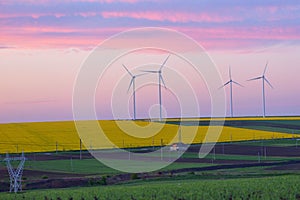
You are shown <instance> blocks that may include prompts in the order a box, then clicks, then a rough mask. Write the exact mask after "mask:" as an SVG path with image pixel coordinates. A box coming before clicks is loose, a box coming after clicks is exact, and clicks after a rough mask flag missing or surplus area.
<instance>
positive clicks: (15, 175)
mask: <svg viewBox="0 0 300 200" xmlns="http://www.w3.org/2000/svg"><path fill="white" fill-rule="evenodd" d="M4 161H5V162H6V166H7V171H8V174H9V178H10V189H9V192H15V193H17V192H18V191H22V174H23V169H24V164H25V161H26V158H25V156H24V152H22V155H21V157H9V155H8V153H7V154H6V158H5V159H4ZM11 161H20V163H19V165H18V167H17V168H16V169H14V168H13V166H12V163H11Z"/></svg>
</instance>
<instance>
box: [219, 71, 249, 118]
mask: <svg viewBox="0 0 300 200" xmlns="http://www.w3.org/2000/svg"><path fill="white" fill-rule="evenodd" d="M233 83H234V84H236V85H239V86H241V87H243V86H242V85H241V84H239V83H238V82H236V81H234V80H232V76H231V68H230V66H229V81H228V82H227V83H225V84H224V85H223V86H222V87H220V89H221V88H223V87H225V86H227V85H228V84H229V85H230V115H231V117H233V93H232V86H233Z"/></svg>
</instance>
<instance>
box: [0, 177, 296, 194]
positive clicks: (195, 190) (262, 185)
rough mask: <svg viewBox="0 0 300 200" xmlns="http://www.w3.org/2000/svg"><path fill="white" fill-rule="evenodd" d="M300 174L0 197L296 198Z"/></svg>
mask: <svg viewBox="0 0 300 200" xmlns="http://www.w3.org/2000/svg"><path fill="white" fill-rule="evenodd" d="M299 182H300V176H299V175H297V176H277V177H276V176H274V177H262V178H238V179H228V180H226V179H225V180H205V179H201V176H200V175H199V176H198V177H197V176H194V177H193V178H191V177H190V176H186V177H185V176H182V177H177V178H173V180H158V181H150V182H149V181H147V180H139V181H133V182H131V183H128V184H125V185H124V184H123V185H116V186H102V187H88V188H84V187H83V188H71V189H59V190H55V191H53V190H32V191H27V192H25V193H20V194H16V195H15V194H7V193H0V199H7V200H9V199H14V200H17V199H74V200H83V199H98V200H100V199H103V200H107V199H166V200H168V199H270V200H271V199H272V200H276V199H278V200H279V199H295V200H296V199H299V198H300V192H299Z"/></svg>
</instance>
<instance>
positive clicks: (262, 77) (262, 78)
mask: <svg viewBox="0 0 300 200" xmlns="http://www.w3.org/2000/svg"><path fill="white" fill-rule="evenodd" d="M267 67H268V62H267V64H266V66H265V70H264V73H263V75H262V76H259V77H256V78H252V79H249V80H248V81H254V80H259V79H261V80H262V98H263V117H266V96H265V95H266V94H265V82H267V83H268V85H269V86H270V87H271V88H273V86H272V85H271V83H270V82H269V81H268V79H267V78H266V76H265V74H266V71H267Z"/></svg>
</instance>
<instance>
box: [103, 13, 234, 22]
mask: <svg viewBox="0 0 300 200" xmlns="http://www.w3.org/2000/svg"><path fill="white" fill-rule="evenodd" d="M102 16H103V17H104V18H122V17H129V18H134V19H148V20H154V21H170V22H226V21H238V19H236V18H233V17H221V16H218V15H214V14H207V13H187V12H171V11H164V12H161V11H136V12H126V11H124V12H117V11H112V12H111V11H105V12H102Z"/></svg>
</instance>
